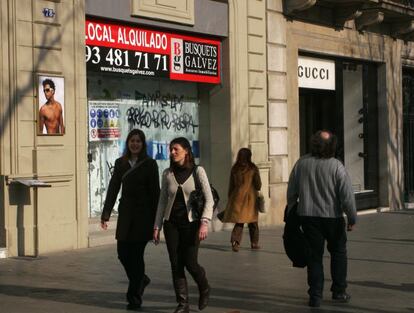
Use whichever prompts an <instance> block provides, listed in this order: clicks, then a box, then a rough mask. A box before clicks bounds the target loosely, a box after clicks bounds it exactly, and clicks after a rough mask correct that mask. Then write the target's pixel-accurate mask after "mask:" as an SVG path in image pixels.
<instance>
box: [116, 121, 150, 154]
mask: <svg viewBox="0 0 414 313" xmlns="http://www.w3.org/2000/svg"><path fill="white" fill-rule="evenodd" d="M135 135H138V137H139V139H141V141H142V149H141V152H140V153H139V154H138V160H141V159H143V158H144V157H146V156H147V142H146V141H145V134H144V132H143V131H142V130H140V129H137V128H135V129H133V130H131V131H130V132H129V134H128V136H127V138H126V140H125V150H124V153H123V155H122V158H123V159H124V161H128V160H129V159H130V158H131V150H129V146H128V142H129V140H130V139H131V138H132V136H135Z"/></svg>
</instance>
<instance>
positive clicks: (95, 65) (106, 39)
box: [85, 20, 220, 84]
mask: <svg viewBox="0 0 414 313" xmlns="http://www.w3.org/2000/svg"><path fill="white" fill-rule="evenodd" d="M85 25H86V26H85V39H86V62H87V68H88V70H91V71H98V72H107V73H119V74H126V75H140V76H149V77H167V78H170V79H172V80H185V81H194V82H204V83H213V84H218V83H220V41H218V40H213V39H205V38H198V37H192V36H183V35H178V34H171V33H165V32H162V31H155V30H148V29H142V28H138V27H130V26H125V25H119V24H115V23H108V22H100V21H95V20H87V21H86V24H85Z"/></svg>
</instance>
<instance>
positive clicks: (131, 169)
mask: <svg viewBox="0 0 414 313" xmlns="http://www.w3.org/2000/svg"><path fill="white" fill-rule="evenodd" d="M148 159H149V158H148V157H146V158H145V159H143V160H141V161H139V162H138V163H135V164H134V166H133V167H131V168H130V169H129V170H127V171H126V172H125V173H124V175H122V178H121V180H122V181H123V180H124V179H125V177H126V176H128V175H129V174H130V173H131V172H132V171H134V170H136V169H137V168H138V167H140V166H141V165H142V163H144V162H145V161H146V160H148Z"/></svg>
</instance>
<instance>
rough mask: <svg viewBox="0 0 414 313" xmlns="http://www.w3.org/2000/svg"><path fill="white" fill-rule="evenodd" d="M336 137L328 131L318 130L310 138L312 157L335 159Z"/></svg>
mask: <svg viewBox="0 0 414 313" xmlns="http://www.w3.org/2000/svg"><path fill="white" fill-rule="evenodd" d="M337 141H338V140H337V138H336V136H335V135H334V134H333V133H332V132H330V131H329V130H318V131H317V132H316V133H315V134H313V135H312V137H311V152H312V155H313V156H314V157H317V158H323V159H329V158H333V157H335V152H336V145H337Z"/></svg>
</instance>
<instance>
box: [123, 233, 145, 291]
mask: <svg viewBox="0 0 414 313" xmlns="http://www.w3.org/2000/svg"><path fill="white" fill-rule="evenodd" d="M147 243H148V242H147V241H119V240H118V244H117V251H118V259H119V261H121V264H122V265H123V266H124V269H125V273H126V274H127V276H128V280H129V285H128V292H127V293H128V294H129V295H131V296H136V295H137V294H138V291H139V288H140V286H141V284H142V279H143V278H144V274H145V263H144V251H145V247H146V245H147Z"/></svg>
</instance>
